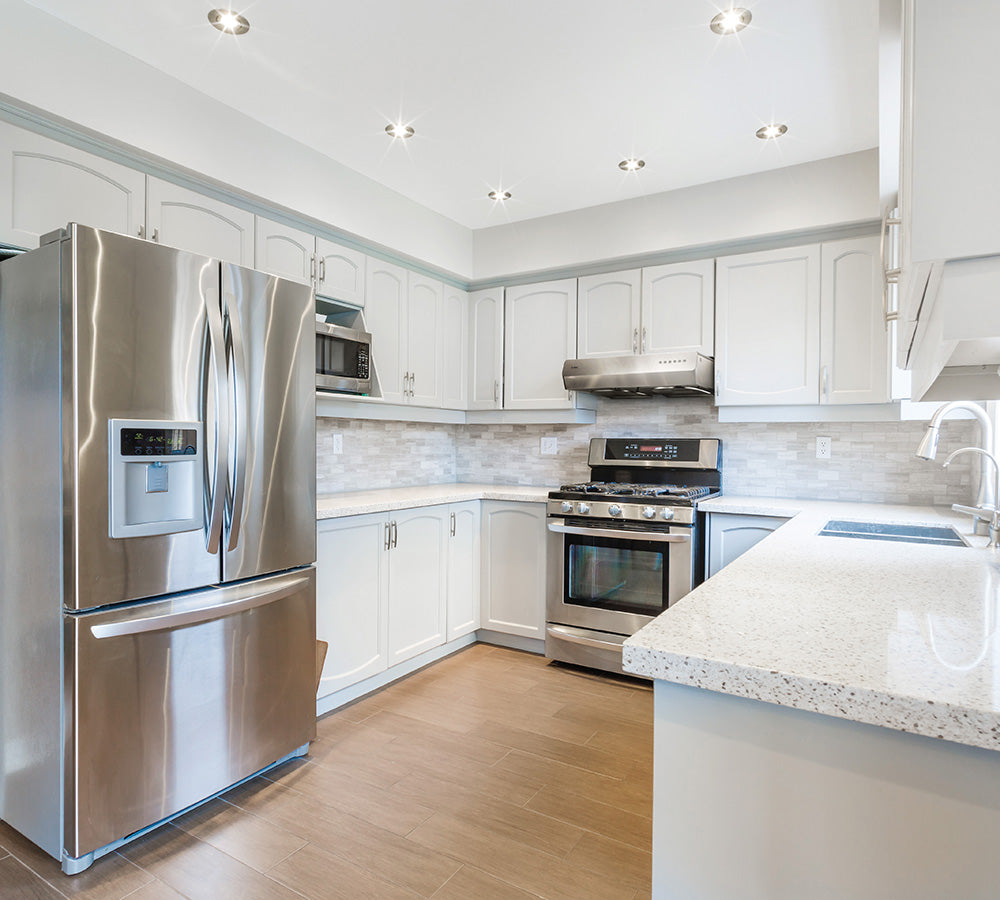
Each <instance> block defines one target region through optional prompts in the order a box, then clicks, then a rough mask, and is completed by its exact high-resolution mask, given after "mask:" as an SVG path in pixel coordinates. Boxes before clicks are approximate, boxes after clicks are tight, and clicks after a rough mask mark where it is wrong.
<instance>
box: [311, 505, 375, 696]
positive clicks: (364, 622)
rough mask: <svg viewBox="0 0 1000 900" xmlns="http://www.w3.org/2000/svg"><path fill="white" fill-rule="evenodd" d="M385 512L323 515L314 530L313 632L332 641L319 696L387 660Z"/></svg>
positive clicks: (349, 683) (357, 678)
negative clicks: (344, 516) (347, 515)
mask: <svg viewBox="0 0 1000 900" xmlns="http://www.w3.org/2000/svg"><path fill="white" fill-rule="evenodd" d="M387 528H388V516H386V515H385V514H384V513H379V514H378V515H373V516H350V517H348V518H344V519H323V520H321V521H320V522H319V523H318V526H317V529H316V637H317V639H318V640H321V641H327V642H328V643H329V645H330V647H329V650H327V654H326V663H325V665H324V666H323V674H322V676H321V678H320V686H319V696H320V697H325V696H326V695H327V694H332V693H333V692H334V691H339V690H340V689H341V688H344V687H347V686H348V685H351V684H354V683H355V682H358V681H361V680H362V679H364V678H368V677H369V676H370V675H377V674H378V673H379V672H384V671H385V669H386V667H387V665H388V653H387V650H386V646H387V640H388V622H389V607H388V600H389V594H388V577H389V569H388V566H389V559H388V552H387V551H386V549H385V545H386V538H387Z"/></svg>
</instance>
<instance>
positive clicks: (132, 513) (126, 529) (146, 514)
mask: <svg viewBox="0 0 1000 900" xmlns="http://www.w3.org/2000/svg"><path fill="white" fill-rule="evenodd" d="M108 438H109V451H110V454H109V455H110V465H111V471H110V473H109V474H110V497H109V501H110V507H111V509H110V519H109V521H110V529H111V537H113V538H129V537H146V536H148V535H154V534H175V533H177V532H180V531H195V530H196V529H199V528H201V527H203V525H204V523H205V506H204V493H205V488H204V483H205V480H204V475H203V452H204V444H203V440H202V425H201V422H164V421H151V420H144V421H139V420H136V419H112V420H111V421H110V422H109V435H108Z"/></svg>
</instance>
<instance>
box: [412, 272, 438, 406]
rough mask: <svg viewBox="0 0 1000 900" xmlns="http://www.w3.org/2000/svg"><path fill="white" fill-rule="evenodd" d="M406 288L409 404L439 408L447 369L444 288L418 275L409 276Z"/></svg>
mask: <svg viewBox="0 0 1000 900" xmlns="http://www.w3.org/2000/svg"><path fill="white" fill-rule="evenodd" d="M407 287H408V294H409V296H408V304H409V309H408V310H407V320H408V323H409V324H408V328H407V333H406V338H407V348H406V359H407V366H406V369H407V375H408V378H409V385H408V387H407V391H408V392H409V402H410V403H414V404H416V405H418V406H440V405H441V401H442V391H441V382H442V374H443V370H444V359H443V353H442V352H441V349H442V347H441V345H442V331H443V329H442V326H441V319H442V311H443V305H444V287H443V285H442V284H441V282H440V281H436V280H435V279H433V278H427V277H426V276H424V275H417V274H416V273H415V272H410V273H409V276H408V283H407Z"/></svg>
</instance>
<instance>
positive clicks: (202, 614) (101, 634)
mask: <svg viewBox="0 0 1000 900" xmlns="http://www.w3.org/2000/svg"><path fill="white" fill-rule="evenodd" d="M308 581H309V579H308V578H305V577H299V578H295V579H292V580H291V581H286V582H284V583H283V584H281V585H279V586H278V587H276V588H274V590H271V591H265V592H264V593H262V594H258V593H255V594H254V595H253V596H251V597H244V598H243V599H242V600H234V601H233V602H232V603H225V604H223V605H222V606H211V607H208V608H207V609H206V608H205V607H200V608H198V609H190V610H185V611H184V612H178V613H166V614H165V615H162V616H150V617H149V618H146V619H132V620H131V621H128V622H108V623H106V624H104V625H91V626H90V633H91V634H92V635H93V636H94V637H95V638H97V639H98V640H100V639H102V638H113V637H126V636H127V635H130V634H145V633H146V632H149V631H164V630H166V629H168V628H180V627H181V626H183V625H197V624H199V623H201V622H211V621H212V620H213V619H224V618H225V617H226V616H232V615H235V614H236V613H241V612H246V611H247V610H249V609H255V608H256V607H258V606H266V605H267V604H268V603H274V602H275V601H276V600H281V599H282V598H283V597H289V596H291V595H292V594H294V593H297V592H298V591H300V590H301V589H302V588H303V586H305V585H306V584H307V583H308ZM210 596H211V595H207V596H206V600H208V599H209V597H210Z"/></svg>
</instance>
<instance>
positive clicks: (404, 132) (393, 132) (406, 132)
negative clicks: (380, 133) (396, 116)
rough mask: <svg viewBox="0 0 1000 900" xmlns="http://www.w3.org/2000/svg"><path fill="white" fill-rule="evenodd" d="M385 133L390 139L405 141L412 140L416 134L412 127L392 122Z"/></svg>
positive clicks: (386, 127)
mask: <svg viewBox="0 0 1000 900" xmlns="http://www.w3.org/2000/svg"><path fill="white" fill-rule="evenodd" d="M385 133H386V134H387V135H389V137H394V138H404V139H405V138H411V137H413V134H414V132H413V128H412V127H411V126H409V125H402V124H400V123H398V122H397V123H395V124H394V123H392V122H390V123H389V124H388V125H386V126H385Z"/></svg>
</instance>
